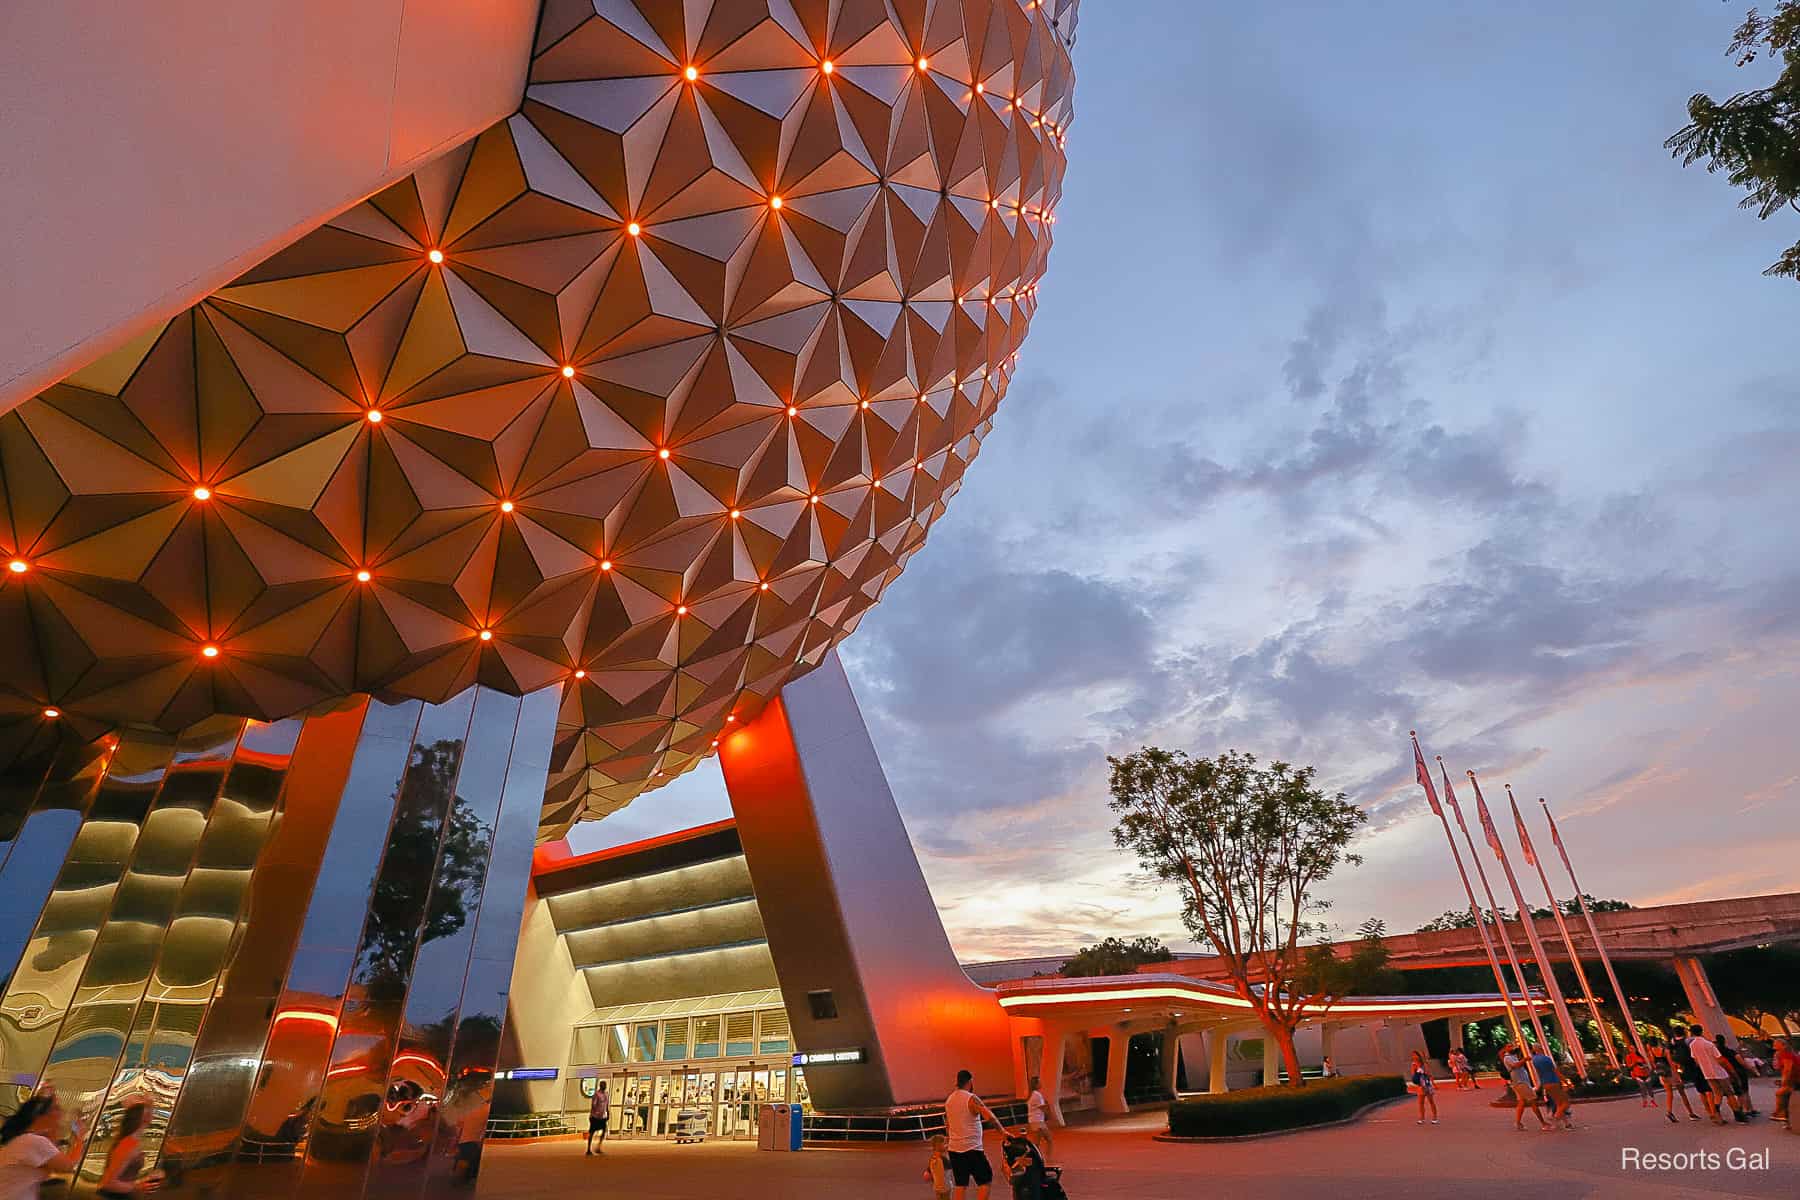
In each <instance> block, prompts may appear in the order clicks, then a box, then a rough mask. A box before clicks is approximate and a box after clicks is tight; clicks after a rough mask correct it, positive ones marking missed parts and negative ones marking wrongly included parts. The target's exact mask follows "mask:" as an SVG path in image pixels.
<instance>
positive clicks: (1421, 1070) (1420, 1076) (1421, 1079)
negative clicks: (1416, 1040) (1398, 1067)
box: [1406, 1050, 1438, 1125]
mask: <svg viewBox="0 0 1800 1200" xmlns="http://www.w3.org/2000/svg"><path fill="white" fill-rule="evenodd" d="M1406 1080H1407V1085H1408V1087H1409V1088H1410V1089H1411V1090H1412V1091H1414V1092H1416V1093H1418V1097H1419V1119H1418V1122H1417V1124H1420V1125H1423V1124H1424V1123H1425V1106H1426V1105H1427V1104H1429V1105H1430V1106H1431V1123H1432V1124H1433V1125H1436V1124H1437V1123H1438V1111H1437V1085H1436V1084H1435V1083H1434V1082H1433V1081H1432V1078H1431V1068H1430V1067H1427V1066H1426V1065H1425V1059H1424V1057H1423V1056H1422V1055H1421V1054H1420V1053H1419V1052H1418V1051H1417V1050H1414V1051H1413V1052H1412V1065H1411V1066H1410V1067H1408V1068H1407V1073H1406Z"/></svg>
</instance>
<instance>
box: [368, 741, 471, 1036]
mask: <svg viewBox="0 0 1800 1200" xmlns="http://www.w3.org/2000/svg"><path fill="white" fill-rule="evenodd" d="M462 752H463V743H462V742H461V740H460V739H454V738H446V739H444V740H442V741H438V742H434V743H432V744H431V745H429V746H420V747H414V750H413V762H412V765H411V766H410V767H409V768H408V769H407V772H406V778H405V782H404V784H403V785H402V786H403V787H404V789H405V796H404V798H403V799H402V801H401V803H400V805H399V807H398V811H397V812H396V815H395V817H394V827H393V829H392V830H391V831H390V832H389V834H388V851H387V860H386V862H384V863H383V865H382V869H381V877H380V879H379V880H378V881H377V882H376V885H375V896H374V901H373V903H372V904H370V906H369V929H368V931H367V934H366V936H365V938H364V946H365V949H364V952H363V962H362V971H361V974H362V976H363V978H364V979H365V980H366V981H367V982H366V985H365V986H366V987H367V989H368V998H369V1002H370V1003H371V1004H374V1005H390V1004H391V1005H399V1004H400V1003H402V1002H403V1001H404V1000H405V999H406V988H407V983H408V980H409V977H410V975H411V973H412V965H413V959H414V956H415V954H416V953H417V951H418V949H419V947H421V946H423V945H425V944H426V943H427V942H430V941H433V940H435V939H437V938H443V937H450V936H452V935H454V934H456V933H458V932H460V931H461V930H462V928H463V927H464V926H465V925H466V924H467V923H468V921H469V918H470V917H471V915H473V913H474V912H475V909H476V906H477V905H478V903H479V902H480V899H481V885H482V880H483V878H484V877H485V876H486V873H487V858H488V845H489V841H490V837H491V833H492V831H491V830H490V829H489V828H488V826H487V825H485V824H483V823H482V822H481V821H480V820H479V819H478V818H477V817H476V816H475V815H474V813H473V812H471V811H470V808H469V806H468V805H467V804H466V803H464V801H463V800H462V798H461V797H458V796H455V795H454V794H453V789H454V788H455V784H456V773H457V768H458V766H459V765H460V764H461V762H462ZM446 809H447V810H448V814H449V815H448V818H447V819H445V818H444V816H443V814H444V813H445V811H446ZM421 888H429V900H428V901H427V902H426V904H425V906H424V908H425V911H424V913H423V920H422V921H421V919H420V915H421V914H420V911H419V908H420V906H419V902H418V895H419V891H420V889H421Z"/></svg>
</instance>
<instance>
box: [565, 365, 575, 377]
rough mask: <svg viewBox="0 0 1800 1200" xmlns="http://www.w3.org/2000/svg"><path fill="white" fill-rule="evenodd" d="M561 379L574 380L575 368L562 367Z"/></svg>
mask: <svg viewBox="0 0 1800 1200" xmlns="http://www.w3.org/2000/svg"><path fill="white" fill-rule="evenodd" d="M563 378H564V379H573V378H575V368H574V367H564V368H563Z"/></svg>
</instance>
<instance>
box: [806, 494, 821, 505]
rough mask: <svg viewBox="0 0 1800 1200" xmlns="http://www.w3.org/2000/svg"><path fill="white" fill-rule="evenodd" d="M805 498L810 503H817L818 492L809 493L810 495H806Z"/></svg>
mask: <svg viewBox="0 0 1800 1200" xmlns="http://www.w3.org/2000/svg"><path fill="white" fill-rule="evenodd" d="M807 500H808V502H809V503H812V504H817V503H818V502H819V497H818V494H817V493H814V494H813V495H811V496H808V497H807Z"/></svg>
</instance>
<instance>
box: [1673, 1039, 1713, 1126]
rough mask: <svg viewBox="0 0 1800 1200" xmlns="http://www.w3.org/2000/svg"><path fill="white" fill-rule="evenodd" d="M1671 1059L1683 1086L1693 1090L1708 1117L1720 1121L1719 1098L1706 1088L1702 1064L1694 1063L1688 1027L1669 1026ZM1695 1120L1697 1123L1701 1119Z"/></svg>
mask: <svg viewBox="0 0 1800 1200" xmlns="http://www.w3.org/2000/svg"><path fill="white" fill-rule="evenodd" d="M1669 1057H1670V1058H1671V1059H1673V1060H1674V1063H1675V1069H1676V1070H1678V1071H1680V1072H1681V1082H1682V1084H1683V1086H1684V1087H1690V1088H1693V1089H1694V1094H1695V1095H1697V1096H1699V1097H1700V1103H1701V1104H1702V1105H1704V1106H1705V1108H1706V1115H1707V1116H1708V1117H1711V1118H1712V1119H1713V1120H1715V1121H1718V1120H1719V1114H1718V1107H1719V1105H1718V1098H1717V1097H1716V1096H1715V1095H1714V1094H1713V1090H1712V1089H1711V1088H1709V1087H1707V1086H1706V1076H1705V1075H1704V1074H1702V1073H1701V1071H1700V1064H1699V1063H1697V1062H1695V1061H1694V1051H1693V1045H1692V1039H1691V1038H1690V1037H1689V1036H1688V1028H1687V1026H1685V1025H1671V1026H1669ZM1690 1115H1691V1114H1690ZM1694 1119H1695V1120H1696V1121H1697V1120H1699V1119H1700V1118H1698V1117H1695V1118H1694ZM1720 1123H1721V1124H1723V1122H1720Z"/></svg>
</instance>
